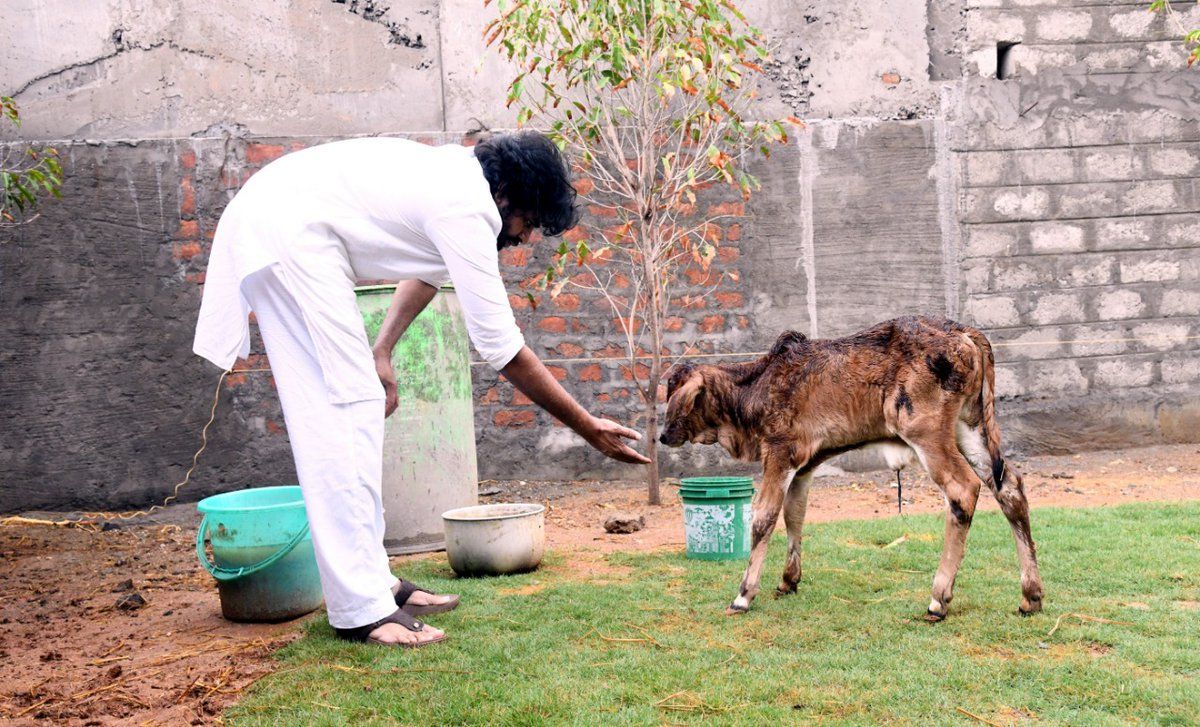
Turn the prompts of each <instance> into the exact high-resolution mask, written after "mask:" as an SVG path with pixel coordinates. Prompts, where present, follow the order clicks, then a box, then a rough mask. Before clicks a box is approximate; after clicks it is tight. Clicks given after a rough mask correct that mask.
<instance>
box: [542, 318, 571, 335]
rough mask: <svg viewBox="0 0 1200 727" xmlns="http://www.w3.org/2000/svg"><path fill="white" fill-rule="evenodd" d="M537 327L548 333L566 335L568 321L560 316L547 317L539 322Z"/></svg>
mask: <svg viewBox="0 0 1200 727" xmlns="http://www.w3.org/2000/svg"><path fill="white" fill-rule="evenodd" d="M537 327H538V328H540V329H542V330H543V331H546V332H548V333H566V332H567V321H566V319H564V318H559V317H558V316H547V317H546V318H543V319H542V320H540V321H538V324H537Z"/></svg>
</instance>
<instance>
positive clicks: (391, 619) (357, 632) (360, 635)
mask: <svg viewBox="0 0 1200 727" xmlns="http://www.w3.org/2000/svg"><path fill="white" fill-rule="evenodd" d="M384 624H400V625H401V626H403V627H404V628H406V629H408V630H409V631H412V632H414V633H416V632H420V631H421V629H423V628H425V624H424V623H422V622H420V621H418V620H416V619H415V618H413V617H412V616H410V615H409V614H407V613H405V612H404V611H403V610H401V609H396V611H395V613H393V614H392V615H391V616H387V617H384V618H381V619H379V620H378V621H376V622H375V623H373V624H367V625H366V626H358V627H355V628H352V629H339V628H335V629H334V630H333V632H334V633H335V634H337V636H338V638H339V639H345V640H346V641H357V642H359V643H372V644H381V645H383V646H399V647H401V648H404V649H419V648H421V647H422V646H428V645H430V644H436V643H437V642H439V641H445V640H446V634H442V635H441V636H438V637H437V638H433V639H429V640H428V641H417V642H413V643H407V644H406V643H397V644H392V643H388V642H386V641H380V640H379V639H373V638H371V632H372V631H374V630H375V629H377V628H379V627H380V626H382V625H384Z"/></svg>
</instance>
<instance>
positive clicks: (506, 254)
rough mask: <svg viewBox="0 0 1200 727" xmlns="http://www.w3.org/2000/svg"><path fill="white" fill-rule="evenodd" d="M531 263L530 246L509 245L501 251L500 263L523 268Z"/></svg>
mask: <svg viewBox="0 0 1200 727" xmlns="http://www.w3.org/2000/svg"><path fill="white" fill-rule="evenodd" d="M528 263H529V248H528V247H509V248H505V249H503V250H501V251H500V264H501V265H508V266H510V267H514V268H523V267H525V266H526V265H527V264H528Z"/></svg>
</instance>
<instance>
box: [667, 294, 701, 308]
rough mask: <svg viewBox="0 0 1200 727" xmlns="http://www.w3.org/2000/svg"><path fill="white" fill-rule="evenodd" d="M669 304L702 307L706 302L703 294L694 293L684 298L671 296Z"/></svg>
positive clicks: (683, 306)
mask: <svg viewBox="0 0 1200 727" xmlns="http://www.w3.org/2000/svg"><path fill="white" fill-rule="evenodd" d="M671 305H673V306H675V307H676V308H692V309H699V308H704V307H705V306H707V305H708V303H707V302H706V301H705V300H704V298H703V296H699V295H696V296H688V297H686V298H672V299H671Z"/></svg>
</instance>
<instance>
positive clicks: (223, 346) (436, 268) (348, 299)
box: [193, 137, 525, 403]
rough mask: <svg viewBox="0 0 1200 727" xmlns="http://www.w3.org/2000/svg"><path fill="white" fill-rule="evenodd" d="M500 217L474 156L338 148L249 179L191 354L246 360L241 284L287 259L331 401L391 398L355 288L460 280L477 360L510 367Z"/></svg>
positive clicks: (286, 271) (510, 322) (213, 260)
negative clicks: (498, 241) (367, 282)
mask: <svg viewBox="0 0 1200 727" xmlns="http://www.w3.org/2000/svg"><path fill="white" fill-rule="evenodd" d="M500 225H501V221H500V213H499V211H498V210H497V209H496V204H495V202H494V201H493V199H492V195H491V190H490V188H489V186H488V183H487V180H486V179H485V178H484V176H483V170H482V169H481V168H480V166H479V162H478V161H477V160H476V159H475V155H474V153H473V151H472V149H470V148H469V147H463V146H458V145H448V146H439V147H431V146H426V145H424V144H419V143H417V142H413V141H407V140H404V139H391V138H378V137H376V138H365V139H350V140H346V141H338V142H333V143H330V144H322V145H320V146H315V147H310V148H308V149H304V150H302V151H298V152H295V153H293V154H289V155H287V156H285V157H283V158H281V159H279V160H277V161H275V162H272V163H271V164H269V165H267V166H266V167H265V168H263V169H262V170H261V171H259V172H258V173H257V174H255V175H254V176H253V177H251V178H250V180H249V181H248V182H247V183H246V185H245V186H244V187H243V188H242V190H241V191H240V192H238V194H237V196H236V197H234V199H233V200H232V201H231V202H230V203H229V206H228V207H227V208H226V210H225V213H224V214H223V215H222V216H221V221H220V223H219V224H218V225H217V232H216V236H215V237H214V239H213V246H212V252H211V254H210V256H209V263H208V270H207V276H206V280H205V285H204V296H203V301H202V303H201V306H200V319H199V322H198V323H197V325H196V338H195V343H194V347H193V349H194V351H195V352H196V353H197V354H199V355H201V356H203V357H204V358H206V359H208V360H209V361H212V362H213V363H215V364H216V365H218V366H220V367H222V368H229V367H230V366H232V365H233V362H234V361H235V360H236V359H237V357H238V356H246V355H247V354H249V352H250V330H249V324H248V322H247V316H248V314H249V312H250V308H249V305H248V303H247V302H246V299H245V297H244V296H243V295H242V291H241V289H240V286H241V284H242V281H244V280H245V279H246V278H247V277H248V276H250V275H251V274H252V273H254V272H255V271H257V270H261V269H262V268H264V267H266V266H268V265H271V264H273V263H279V267H280V270H281V275H282V277H283V280H284V283H285V285H286V286H287V289H288V290H289V292H290V293H291V294H292V295H293V296H294V297H295V298H296V300H297V302H298V304H299V306H300V309H301V313H302V314H303V316H304V320H305V322H306V323H307V327H308V329H309V333H310V335H311V336H312V339H313V343H314V345H315V346H316V349H317V356H318V359H319V361H320V364H321V371H322V373H323V377H324V381H325V387H326V390H327V393H328V395H329V398H330V401H331V402H333V403H348V402H353V401H362V400H365V399H371V398H378V397H380V396H382V387H381V386H380V384H379V380H378V377H377V375H376V373H375V368H374V362H373V359H372V358H371V357H370V356H369V355H364V351H365V352H368V353H369V349H370V346H369V343H368V342H367V340H366V334H365V332H364V330H363V323H362V318H361V316H360V314H359V312H358V307H357V304H356V302H355V297H354V284H355V282H356V280H412V279H419V280H424V281H425V282H427V283H430V284H431V285H441V284H442V283H445V282H446V281H447V280H449V281H451V282H453V283H454V287H455V289H456V292H457V294H458V299H459V301H460V303H461V304H462V308H463V314H464V317H465V318H466V324H467V331H468V333H469V335H470V337H471V341H472V343H474V345H475V349H476V351H478V353H479V355H480V356H481V357H482V358H483V359H484V360H485V361H487V362H488V363H489V364H491V365H492V366H493V367H495V368H497V369H500V368H503V367H504V366H505V365H506V364H508V362H509V361H511V360H512V359H513V357H514V356H516V354H517V352H518V351H520V350H521V347H522V346H523V345H524V343H525V341H524V338H523V336H522V335H521V331H520V329H519V328H518V327H517V324H516V320H515V318H514V316H513V312H512V307H511V306H510V305H509V302H508V294H507V292H506V291H505V288H504V282H503V280H502V279H501V277H500V267H499V260H498V253H497V250H496V236H497V234H499V232H500Z"/></svg>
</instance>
